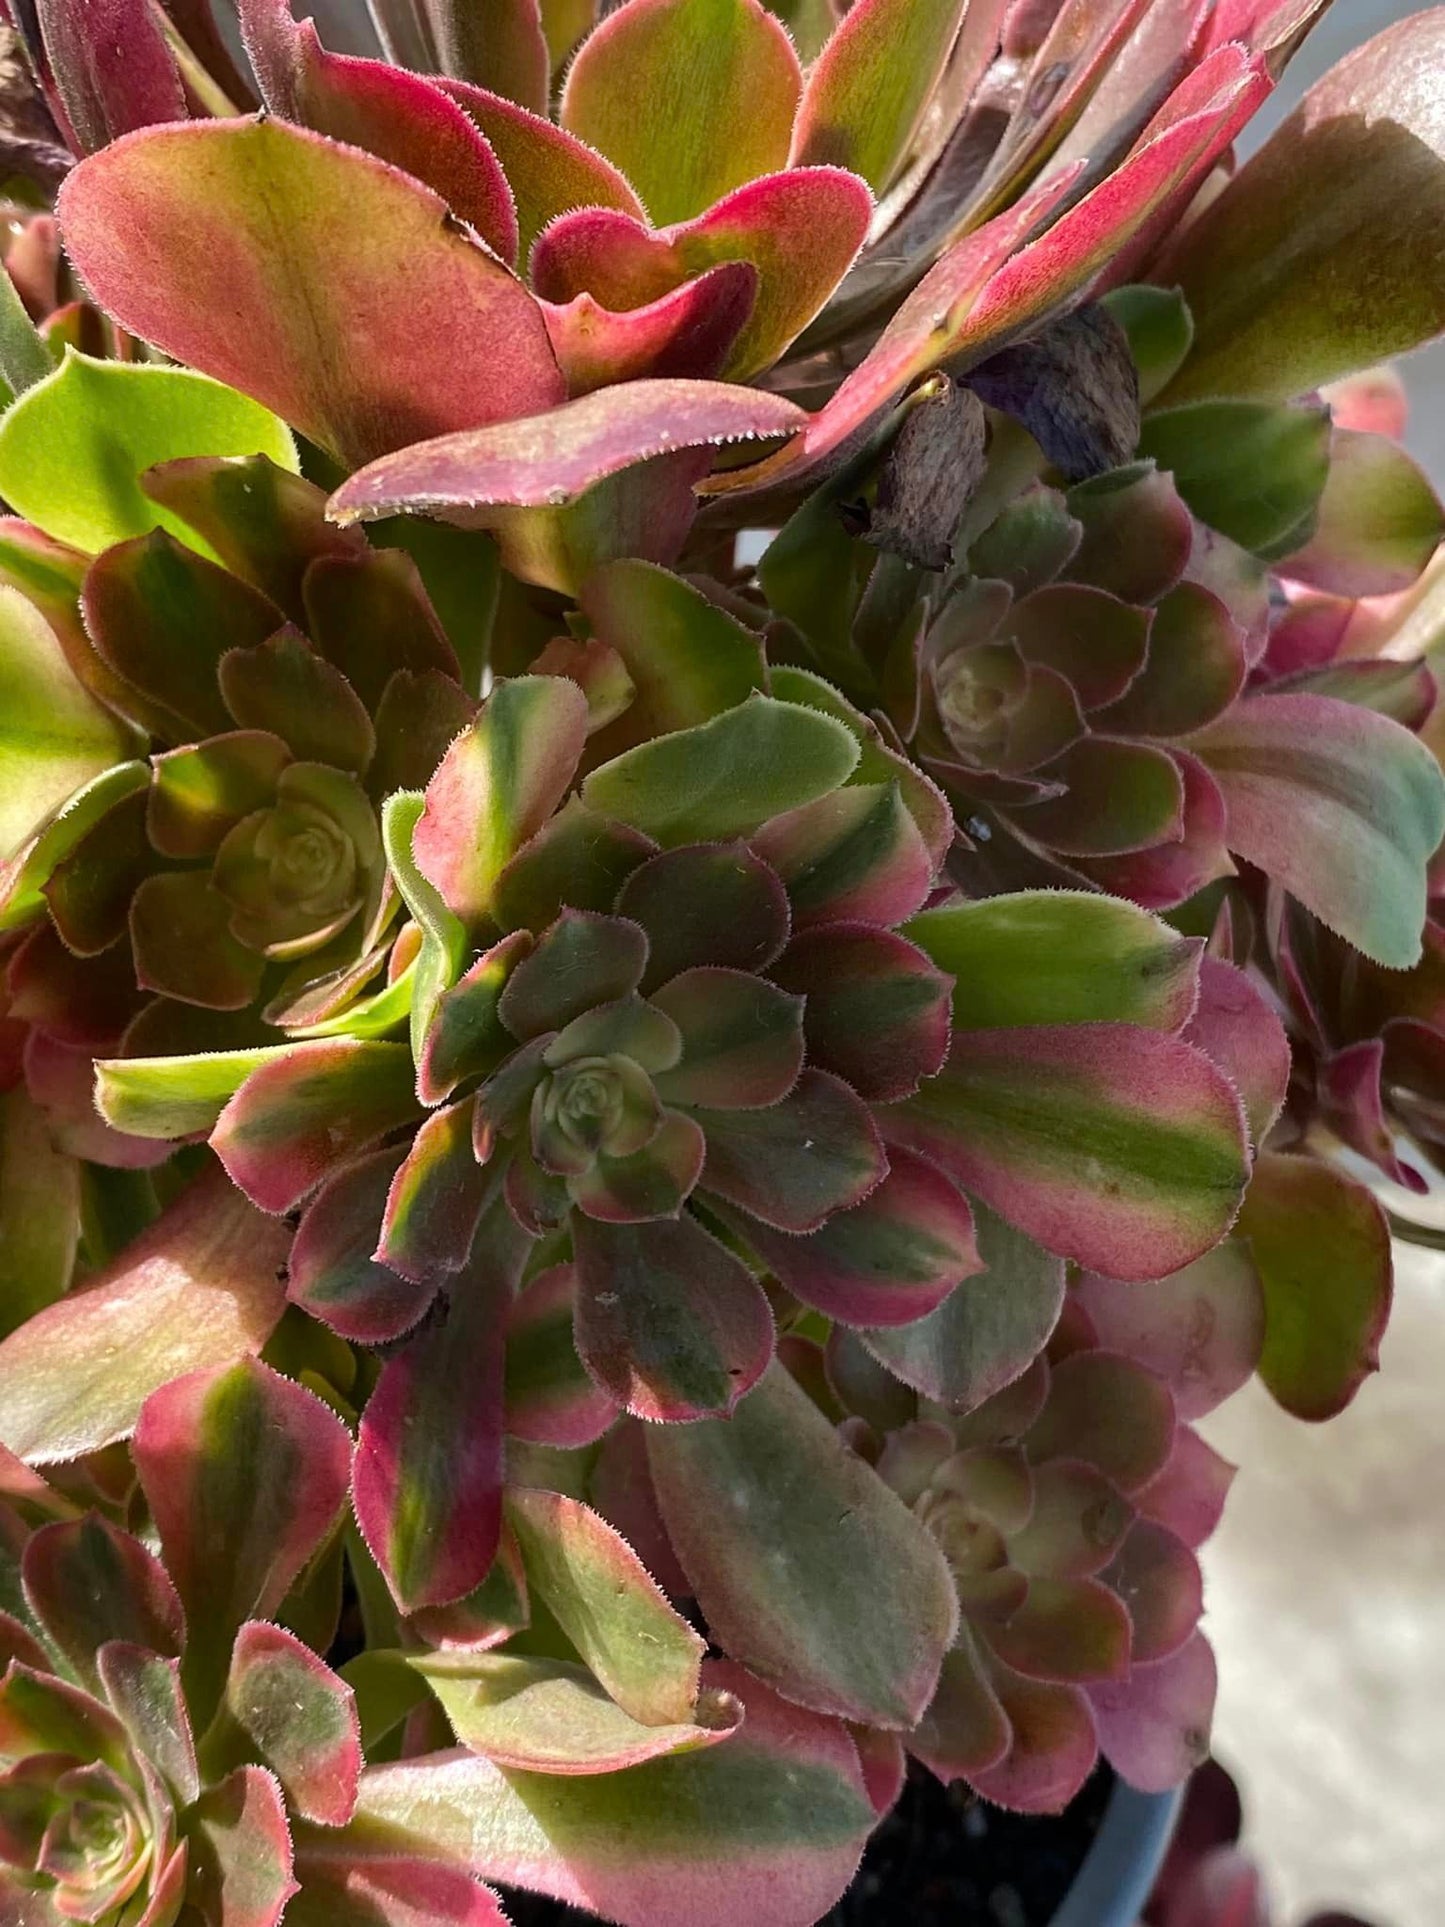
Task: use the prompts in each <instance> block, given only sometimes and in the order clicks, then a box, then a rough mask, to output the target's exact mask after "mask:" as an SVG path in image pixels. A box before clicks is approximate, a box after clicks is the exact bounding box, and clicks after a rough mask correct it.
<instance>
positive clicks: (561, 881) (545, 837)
mask: <svg viewBox="0 0 1445 1927" xmlns="http://www.w3.org/2000/svg"><path fill="white" fill-rule="evenodd" d="M656 847H657V846H656V845H655V844H654V843H653V842H652V840H651V838H650V837H645V836H642V835H640V834H639V832H638V831H636V830H629V829H627V828H626V827H625V826H624V825H623V824H621V823H609V822H608V821H607V819H606V818H605V817H601V816H597V815H595V814H594V813H593V812H592V811H591V810H589V809H585V808H584V807H583V805H582V804H581V802H579V801H578V799H577V798H576V797H572V798H570V799H569V801H567V802H566V803H564V804H563V806H562V808H561V809H560V810H559V811H558V812H557V814H556V815H555V816H553V817H551V818H549V819H548V821H547V822H546V823H545V824H543V826H542V828H541V829H540V830H538V832H537V834H536V835H535V836H534V837H533V838H532V839H531V841H530V842H528V843H526V844H524V845H523V846H522V848H521V849H520V850H518V852H517V854H516V855H515V856H514V857H513V858H512V860H511V862H510V863H508V864H507V865H506V867H505V868H504V869H503V871H502V873H501V875H500V876H499V877H498V878H497V883H496V888H495V890H494V892H493V899H492V912H493V915H494V916H495V917H496V918H497V920H498V921H499V922H500V923H501V925H502V927H503V929H505V930H508V931H511V932H512V933H514V934H515V932H516V931H518V930H527V931H531V930H545V929H546V928H547V926H548V925H549V924H551V923H554V922H555V921H556V919H557V918H558V916H559V915H560V914H561V912H562V910H563V908H564V907H566V906H570V907H571V908H572V909H574V910H593V911H598V912H601V911H607V910H611V909H612V907H613V904H614V903H615V902H616V901H617V896H618V892H619V891H620V890H621V888H622V886H623V884H624V883H625V882H626V880H627V878H628V877H629V876H630V875H631V874H632V872H633V871H634V870H636V869H637V868H638V867H639V865H641V864H642V863H645V862H646V860H647V858H648V857H649V856H651V855H652V854H653V852H654V851H655V849H656ZM620 914H621V915H623V916H633V913H632V912H631V911H630V910H625V909H624V910H621V912H620ZM633 921H634V922H636V921H639V919H638V918H636V917H633ZM649 934H651V933H649ZM687 961H688V962H692V961H693V959H691V958H688V959H687Z"/></svg>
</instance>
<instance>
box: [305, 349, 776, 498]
mask: <svg viewBox="0 0 1445 1927" xmlns="http://www.w3.org/2000/svg"><path fill="white" fill-rule="evenodd" d="M806 419H807V417H806V415H805V414H804V412H803V410H802V409H801V408H799V407H798V406H797V405H796V403H794V402H790V401H788V400H786V399H785V398H784V397H783V396H781V395H765V394H763V393H762V391H761V390H759V389H756V388H738V387H734V386H732V385H731V384H729V383H726V382H718V381H690V380H687V379H684V378H683V377H680V376H679V377H673V378H670V379H666V380H663V379H658V380H649V381H637V382H628V383H626V384H625V385H624V386H623V387H621V388H615V389H602V390H600V391H599V392H597V393H595V394H591V395H582V396H579V397H578V399H577V400H575V401H571V402H567V403H565V404H564V405H562V406H561V407H556V408H553V409H551V410H550V412H548V413H547V414H538V415H533V416H531V417H528V418H526V419H520V420H515V421H506V422H502V423H499V424H498V425H497V426H496V427H493V428H480V429H473V430H470V431H467V432H465V433H462V434H455V435H444V436H441V437H439V438H438V439H436V440H435V441H431V442H427V443H423V444H422V445H421V446H420V447H418V448H408V449H404V450H403V451H402V452H401V453H399V454H397V455H392V456H384V457H382V459H380V460H379V461H375V462H372V463H371V464H370V465H369V466H368V467H366V468H363V469H361V470H360V471H359V472H358V473H357V474H355V475H353V476H352V477H351V478H350V480H349V481H347V482H344V483H343V484H342V486H341V487H340V488H339V489H338V490H337V491H336V493H335V495H333V496H332V498H331V512H332V514H333V515H334V516H335V517H336V519H337V521H338V522H340V523H341V524H342V525H343V526H345V525H347V524H350V523H352V522H359V521H360V522H364V521H374V520H376V519H377V518H378V517H380V516H388V515H398V514H415V515H435V516H439V517H440V518H441V520H442V521H445V522H458V523H460V524H461V526H462V527H464V528H466V527H474V528H486V527H488V526H490V524H491V521H492V520H493V519H495V517H496V516H497V515H498V514H499V513H504V512H506V511H508V510H511V509H514V508H552V509H561V508H565V507H566V506H567V504H568V503H571V502H575V501H576V500H577V498H578V497H579V496H582V495H583V494H585V493H586V492H587V491H588V490H589V489H592V488H593V487H595V486H596V484H598V483H599V482H603V481H606V480H607V479H608V478H609V477H611V476H615V475H617V474H619V473H620V472H621V471H622V470H623V469H628V468H632V467H633V466H635V465H636V464H637V463H640V462H647V461H650V460H651V459H652V458H653V457H654V456H659V455H672V454H675V453H677V452H678V451H679V450H689V449H701V450H706V449H710V448H716V447H721V446H723V445H724V444H726V443H730V442H743V441H759V440H764V439H767V438H769V437H772V436H776V435H787V434H791V433H793V432H794V431H795V430H797V429H798V428H800V427H801V426H802V425H803V423H804V422H805V421H806Z"/></svg>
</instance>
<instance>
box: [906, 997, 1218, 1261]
mask: <svg viewBox="0 0 1445 1927" xmlns="http://www.w3.org/2000/svg"><path fill="white" fill-rule="evenodd" d="M883 1120H884V1123H885V1125H886V1129H887V1132H888V1135H889V1137H890V1138H896V1139H897V1141H898V1142H899V1143H902V1144H905V1145H909V1146H911V1147H912V1148H913V1149H914V1150H917V1151H919V1152H921V1153H922V1154H923V1155H924V1156H925V1157H930V1158H932V1159H933V1160H934V1161H935V1162H936V1163H938V1164H940V1165H941V1166H942V1167H943V1169H944V1170H946V1171H947V1172H948V1173H949V1174H950V1175H951V1176H952V1177H954V1178H955V1179H956V1180H957V1181H958V1182H959V1183H960V1184H961V1185H963V1187H964V1188H965V1189H966V1190H967V1191H969V1192H971V1193H973V1194H975V1195H976V1196H978V1197H980V1198H982V1199H983V1200H984V1202H985V1203H987V1204H988V1205H990V1206H991V1207H992V1208H993V1209H994V1210H995V1211H997V1212H999V1214H1000V1215H1001V1216H1003V1217H1006V1218H1008V1219H1010V1220H1011V1221H1012V1222H1013V1223H1014V1224H1016V1225H1018V1226H1019V1228H1020V1229H1022V1230H1024V1231H1027V1232H1028V1233H1029V1235H1030V1236H1031V1237H1033V1238H1037V1239H1038V1241H1039V1242H1040V1243H1041V1244H1043V1245H1044V1246H1046V1247H1047V1248H1048V1249H1050V1250H1053V1251H1057V1252H1058V1253H1060V1254H1061V1255H1062V1256H1064V1257H1068V1258H1073V1259H1075V1260H1077V1261H1078V1262H1079V1263H1080V1264H1085V1265H1089V1266H1091V1267H1092V1268H1094V1269H1096V1270H1099V1271H1103V1272H1105V1273H1107V1274H1108V1275H1109V1276H1110V1277H1117V1278H1131V1279H1142V1278H1155V1277H1158V1276H1159V1275H1160V1273H1161V1272H1162V1271H1169V1270H1177V1269H1178V1268H1179V1266H1181V1265H1185V1264H1188V1263H1189V1261H1190V1260H1191V1259H1193V1258H1197V1257H1198V1256H1199V1255H1200V1254H1201V1253H1202V1252H1204V1251H1207V1250H1208V1249H1209V1248H1210V1247H1211V1246H1212V1245H1214V1244H1215V1243H1217V1242H1218V1240H1219V1239H1220V1238H1221V1237H1222V1236H1223V1234H1224V1233H1225V1232H1226V1231H1227V1230H1228V1229H1229V1226H1230V1224H1231V1222H1232V1221H1233V1218H1234V1214H1235V1212H1236V1211H1237V1210H1238V1208H1239V1200H1240V1198H1241V1196H1242V1195H1243V1191H1244V1186H1245V1182H1246V1180H1247V1178H1248V1175H1249V1169H1248V1152H1247V1145H1246V1142H1245V1133H1244V1117H1243V1113H1242V1111H1241V1108H1240V1103H1239V1099H1238V1097H1237V1096H1236V1095H1235V1092H1234V1089H1233V1087H1232V1086H1231V1085H1230V1084H1229V1083H1228V1081H1227V1080H1226V1079H1225V1077H1224V1076H1223V1074H1222V1073H1221V1072H1220V1071H1219V1070H1217V1069H1216V1068H1215V1066H1214V1065H1213V1064H1212V1063H1211V1062H1210V1061H1209V1059H1208V1058H1207V1057H1205V1056H1204V1055H1203V1053H1202V1052H1200V1051H1197V1050H1194V1049H1193V1048H1191V1047H1190V1046H1189V1045H1187V1044H1184V1043H1181V1042H1180V1041H1179V1040H1178V1039H1177V1038H1174V1037H1169V1036H1164V1035H1161V1033H1160V1032H1158V1031H1152V1030H1143V1029H1140V1028H1138V1027H1136V1026H1134V1025H1131V1024H1114V1023H1092V1024H1076V1025H1059V1026H1039V1027H1037V1028H1029V1029H1019V1030H989V1031H961V1032H957V1033H955V1036H954V1042H953V1049H952V1051H951V1053H950V1056H949V1061H948V1063H947V1064H946V1065H945V1066H944V1069H943V1071H942V1073H941V1074H940V1075H939V1076H938V1077H937V1078H935V1079H934V1080H933V1081H932V1082H931V1083H929V1084H926V1085H925V1086H924V1087H923V1089H922V1090H921V1091H920V1092H919V1093H918V1095H917V1096H916V1097H913V1098H910V1099H908V1100H907V1102H906V1103H903V1104H900V1105H894V1106H891V1107H890V1108H889V1109H888V1110H887V1111H886V1112H884V1113H883Z"/></svg>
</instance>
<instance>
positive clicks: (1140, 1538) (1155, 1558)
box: [1104, 1519, 1204, 1666]
mask: <svg viewBox="0 0 1445 1927" xmlns="http://www.w3.org/2000/svg"><path fill="white" fill-rule="evenodd" d="M1104 1580H1105V1583H1106V1584H1107V1585H1108V1586H1110V1587H1111V1588H1112V1589H1113V1591H1115V1592H1116V1593H1117V1594H1118V1595H1119V1597H1120V1599H1121V1600H1122V1601H1123V1602H1124V1605H1125V1606H1126V1607H1127V1609H1128V1613H1129V1622H1130V1625H1131V1627H1132V1638H1131V1641H1130V1647H1129V1654H1130V1659H1131V1660H1132V1662H1133V1664H1134V1665H1136V1666H1143V1665H1152V1664H1153V1662H1154V1661H1155V1660H1160V1659H1167V1658H1168V1657H1169V1655H1170V1654H1171V1653H1177V1652H1178V1650H1179V1648H1180V1647H1181V1646H1182V1645H1183V1644H1184V1642H1185V1640H1186V1639H1188V1637H1189V1635H1190V1634H1191V1633H1192V1632H1193V1631H1194V1629H1195V1627H1196V1626H1197V1625H1198V1624H1199V1616H1200V1614H1201V1613H1202V1612H1203V1610H1204V1579H1203V1575H1202V1574H1201V1572H1200V1570H1199V1561H1198V1560H1197V1559H1196V1558H1195V1557H1194V1554H1193V1553H1192V1552H1191V1551H1190V1549H1189V1547H1188V1546H1186V1545H1185V1543H1184V1541H1183V1540H1182V1539H1180V1538H1178V1537H1177V1536H1176V1535H1175V1534H1174V1533H1172V1532H1170V1531H1169V1529H1168V1527H1167V1526H1161V1525H1158V1524H1157V1523H1156V1522H1155V1521H1153V1520H1152V1519H1139V1520H1136V1521H1135V1523H1134V1524H1133V1526H1132V1527H1131V1528H1130V1530H1129V1534H1128V1537H1127V1538H1126V1539H1125V1541H1124V1543H1123V1545H1122V1546H1121V1547H1120V1548H1119V1551H1118V1553H1117V1554H1116V1556H1115V1557H1114V1559H1113V1560H1112V1561H1111V1562H1110V1565H1109V1569H1108V1571H1107V1572H1106V1573H1105V1574H1104Z"/></svg>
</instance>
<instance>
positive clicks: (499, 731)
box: [412, 676, 587, 923]
mask: <svg viewBox="0 0 1445 1927" xmlns="http://www.w3.org/2000/svg"><path fill="white" fill-rule="evenodd" d="M586 738H587V699H586V697H585V696H584V695H583V694H582V691H581V690H580V689H579V688H578V687H577V685H576V683H574V682H571V681H569V680H567V679H566V678H565V677H557V676H517V677H512V678H509V679H508V680H506V681H504V682H500V683H498V684H497V686H496V688H495V689H493V691H492V693H491V695H490V696H489V697H488V699H487V701H486V702H485V703H484V704H483V706H482V709H481V712H480V714H479V715H478V716H477V719H476V721H475V722H474V723H473V724H472V726H471V728H470V729H468V730H467V731H466V732H465V733H464V734H463V735H461V736H459V737H458V738H457V740H456V742H455V743H453V744H452V747H451V748H450V749H449V750H448V751H447V754H446V756H445V758H444V759H443V761H442V765H441V768H440V769H439V770H438V771H437V773H436V775H435V776H433V778H432V780H431V782H430V783H429V784H428V785H427V792H426V808H425V809H424V810H423V812H422V815H421V819H420V821H419V822H418V824H417V826H416V829H415V831H414V832H413V837H412V849H413V852H414V854H415V857H416V864H417V868H418V869H419V870H420V871H421V874H422V876H423V877H424V878H425V879H426V880H427V882H429V883H430V884H431V885H432V887H433V888H434V889H436V890H437V891H439V892H440V894H441V896H442V899H443V901H444V902H445V903H446V905H447V908H448V909H449V910H450V911H451V912H452V914H453V915H454V916H457V917H460V918H461V919H462V921H463V922H464V923H477V922H480V921H481V920H482V919H484V918H485V917H486V916H487V915H488V913H489V911H490V909H491V902H492V891H493V888H494V886H495V884H496V881H497V877H498V875H499V874H500V872H501V871H502V869H503V867H504V866H505V865H506V863H507V862H508V861H509V860H510V858H512V857H513V856H515V855H516V853H517V852H518V850H520V849H521V847H522V845H523V844H524V843H526V842H527V840H528V839H529V838H530V837H532V836H534V835H535V834H536V833H537V831H538V830H540V829H541V828H542V826H543V824H544V823H545V822H546V821H547V819H548V818H549V817H550V816H551V815H552V812H553V811H554V810H555V809H556V808H557V806H558V804H559V803H560V802H561V801H562V798H563V797H564V796H565V795H566V793H567V790H568V788H569V786H570V784H571V782H572V778H573V775H574V773H575V771H576V768H577V762H578V759H579V758H580V756H581V754H582V748H583V745H584V743H585V742H586Z"/></svg>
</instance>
